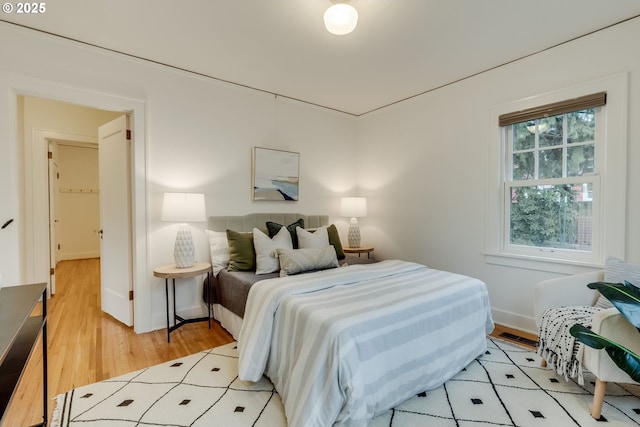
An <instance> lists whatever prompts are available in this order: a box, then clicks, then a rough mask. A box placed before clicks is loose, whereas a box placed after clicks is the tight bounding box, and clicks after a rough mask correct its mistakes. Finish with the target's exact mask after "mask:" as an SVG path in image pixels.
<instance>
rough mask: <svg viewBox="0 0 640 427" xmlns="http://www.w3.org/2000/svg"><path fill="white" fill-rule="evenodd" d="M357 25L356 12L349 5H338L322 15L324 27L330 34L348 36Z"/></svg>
mask: <svg viewBox="0 0 640 427" xmlns="http://www.w3.org/2000/svg"><path fill="white" fill-rule="evenodd" d="M357 24H358V11H357V10H356V8H355V7H353V6H351V5H350V4H344V3H338V4H334V5H333V6H331V7H329V9H327V11H326V12H325V13H324V26H325V27H327V31H329V32H330V33H331V34H335V35H338V36H342V35H345V34H349V33H350V32H351V31H353V30H354V29H355V28H356V25H357Z"/></svg>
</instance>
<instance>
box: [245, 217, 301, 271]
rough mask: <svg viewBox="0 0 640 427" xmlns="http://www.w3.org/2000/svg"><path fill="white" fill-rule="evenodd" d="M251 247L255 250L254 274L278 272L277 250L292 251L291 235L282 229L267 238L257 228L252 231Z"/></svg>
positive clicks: (285, 229)
mask: <svg viewBox="0 0 640 427" xmlns="http://www.w3.org/2000/svg"><path fill="white" fill-rule="evenodd" d="M253 246H254V248H255V250H256V274H267V273H273V272H275V271H278V270H280V263H279V262H278V258H277V257H278V253H277V249H289V250H291V249H293V243H292V242H291V233H289V230H287V227H282V228H281V229H280V231H278V234H276V235H275V236H273V239H271V238H269V236H267V235H266V234H264V233H263V232H262V231H260V230H258V229H257V228H254V229H253Z"/></svg>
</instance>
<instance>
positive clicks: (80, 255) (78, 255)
mask: <svg viewBox="0 0 640 427" xmlns="http://www.w3.org/2000/svg"><path fill="white" fill-rule="evenodd" d="M90 258H100V251H90V252H70V253H65V254H60V257H59V258H58V261H72V260H75V259H90Z"/></svg>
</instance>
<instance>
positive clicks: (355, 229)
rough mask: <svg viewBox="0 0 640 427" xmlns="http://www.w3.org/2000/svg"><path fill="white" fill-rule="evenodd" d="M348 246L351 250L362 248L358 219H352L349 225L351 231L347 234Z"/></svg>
mask: <svg viewBox="0 0 640 427" xmlns="http://www.w3.org/2000/svg"><path fill="white" fill-rule="evenodd" d="M347 244H348V245H349V247H350V248H359V247H360V226H358V219H357V218H351V222H350V223H349V231H348V232H347Z"/></svg>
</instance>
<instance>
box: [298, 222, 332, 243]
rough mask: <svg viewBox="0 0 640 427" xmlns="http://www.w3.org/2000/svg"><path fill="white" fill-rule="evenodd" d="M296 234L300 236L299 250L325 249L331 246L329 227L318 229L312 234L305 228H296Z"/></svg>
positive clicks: (324, 226)
mask: <svg viewBox="0 0 640 427" xmlns="http://www.w3.org/2000/svg"><path fill="white" fill-rule="evenodd" d="M296 234H297V235H298V248H300V249H310V248H316V249H324V248H326V247H327V246H329V233H327V226H326V225H323V226H322V227H319V228H316V230H315V231H314V232H313V233H312V232H310V231H307V230H305V229H304V228H300V227H298V228H296Z"/></svg>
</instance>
